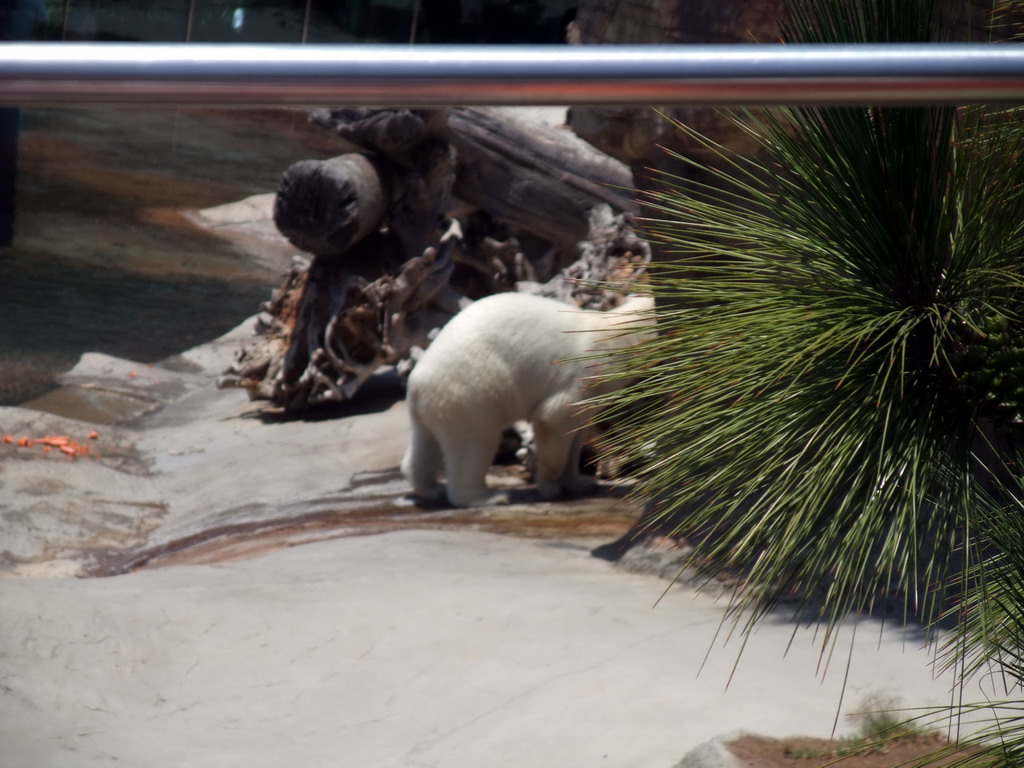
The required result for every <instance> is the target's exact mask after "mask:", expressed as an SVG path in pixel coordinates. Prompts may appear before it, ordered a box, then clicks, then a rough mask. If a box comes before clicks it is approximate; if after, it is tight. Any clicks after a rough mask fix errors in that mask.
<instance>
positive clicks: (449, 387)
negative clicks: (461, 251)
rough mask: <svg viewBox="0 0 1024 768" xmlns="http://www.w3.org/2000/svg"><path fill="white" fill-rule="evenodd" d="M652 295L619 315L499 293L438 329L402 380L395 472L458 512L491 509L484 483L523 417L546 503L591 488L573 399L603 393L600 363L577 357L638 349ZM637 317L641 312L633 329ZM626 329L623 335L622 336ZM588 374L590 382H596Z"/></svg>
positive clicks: (495, 497)
mask: <svg viewBox="0 0 1024 768" xmlns="http://www.w3.org/2000/svg"><path fill="white" fill-rule="evenodd" d="M652 308H653V301H652V299H651V298H650V297H646V296H635V297H632V298H631V299H629V300H628V301H627V302H626V303H624V304H623V305H622V306H621V307H619V308H618V309H615V310H612V311H610V312H596V311H590V310H581V309H575V308H573V307H571V306H568V305H566V304H563V303H562V302H559V301H555V300H554V299H547V298H542V297H540V296H532V295H529V294H524V293H499V294H495V295H493V296H488V297H486V298H484V299H480V300H479V301H476V302H474V303H473V304H471V305H469V306H468V307H467V308H466V309H464V310H462V311H461V312H460V313H459V314H457V315H456V316H455V317H454V318H452V320H451V321H449V323H448V324H447V325H446V326H444V328H442V329H441V332H440V333H439V334H438V336H437V338H436V339H434V341H433V342H432V343H431V345H430V347H429V348H428V349H427V351H426V353H425V354H424V355H423V357H422V358H421V359H420V361H419V362H418V363H417V364H416V367H415V368H414V369H413V371H412V374H411V375H410V376H409V382H408V390H407V392H408V394H407V398H406V400H407V402H408V408H409V416H410V420H411V423H412V439H411V441H410V444H409V449H408V450H407V451H406V453H405V457H404V458H403V459H402V474H403V475H405V478H406V479H407V480H408V481H409V483H410V484H411V485H412V488H413V492H414V493H415V494H416V495H417V496H420V497H422V498H427V499H436V498H440V497H441V496H442V495H443V494H444V491H445V489H444V488H443V487H442V486H441V484H440V483H438V474H439V472H440V471H441V470H442V465H443V469H444V473H445V476H446V479H447V493H448V500H449V501H450V502H451V503H452V504H453V505H454V506H457V507H469V506H478V505H483V504H496V503H502V502H505V501H507V500H508V499H507V496H506V495H505V494H494V493H491V492H490V491H489V490H488V488H487V484H486V482H485V476H486V473H487V469H488V467H490V465H491V462H492V460H493V459H494V455H495V453H496V452H497V450H498V444H499V442H500V440H501V435H502V432H503V431H504V430H505V428H506V427H509V426H511V425H512V424H513V423H514V422H516V421H518V420H520V419H523V420H527V421H530V422H532V424H533V429H534V435H535V440H536V454H537V470H536V481H537V488H538V490H539V491H540V493H541V495H542V496H544V498H547V499H552V498H556V497H557V496H558V495H559V494H560V493H561V492H562V491H563V490H564V491H568V492H570V493H580V492H584V491H587V490H591V489H592V488H593V487H594V480H593V478H590V477H586V476H584V475H581V474H580V472H579V454H580V447H581V445H582V442H583V440H584V439H585V437H586V435H585V434H584V432H585V429H586V427H587V426H588V423H589V420H590V417H589V415H588V414H587V413H586V412H585V409H584V408H581V407H579V406H578V403H579V402H580V401H581V400H584V399H586V398H589V397H592V396H595V395H598V394H602V393H603V392H606V391H608V389H610V387H611V386H612V383H602V382H601V380H600V378H599V372H600V361H599V359H598V360H595V359H587V360H581V359H579V358H585V357H587V356H593V355H595V353H596V354H600V353H601V352H602V351H610V350H612V349H615V348H621V347H625V346H629V345H632V344H635V343H637V342H638V341H640V339H641V338H642V337H643V336H646V335H649V334H650V333H651V329H652V326H651V325H650V322H651V315H650V310H651V309H652ZM635 312H643V313H646V317H647V321H646V323H644V324H638V320H637V318H638V316H637V315H636V314H633V313H635ZM625 328H628V329H629V330H628V331H626V330H623V329H625ZM595 377H596V378H595Z"/></svg>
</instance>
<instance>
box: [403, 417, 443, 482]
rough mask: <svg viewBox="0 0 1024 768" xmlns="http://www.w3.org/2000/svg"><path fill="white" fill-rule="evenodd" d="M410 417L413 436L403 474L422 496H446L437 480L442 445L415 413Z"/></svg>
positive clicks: (407, 451) (407, 450) (404, 459)
mask: <svg viewBox="0 0 1024 768" xmlns="http://www.w3.org/2000/svg"><path fill="white" fill-rule="evenodd" d="M410 419H411V423H412V436H411V438H410V440H409V447H408V449H406V451H405V456H404V457H402V475H403V476H404V477H405V479H406V480H408V481H409V485H411V486H412V492H413V493H414V494H416V495H417V496H419V497H420V498H423V499H439V498H441V497H442V496H444V488H443V487H442V486H441V484H440V483H439V482H437V473H438V472H440V471H441V446H440V445H438V443H437V440H435V439H434V436H433V435H432V434H430V432H429V431H427V428H426V427H424V426H423V424H422V423H421V422H420V420H419V419H418V418H416V415H415V414H412V415H411V417H410Z"/></svg>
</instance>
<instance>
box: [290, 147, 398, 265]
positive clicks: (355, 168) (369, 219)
mask: <svg viewBox="0 0 1024 768" xmlns="http://www.w3.org/2000/svg"><path fill="white" fill-rule="evenodd" d="M392 183H393V182H392V180H391V179H390V178H388V174H387V173H386V171H385V170H384V169H383V168H382V167H381V166H380V165H379V164H378V163H375V162H374V161H373V160H372V159H371V158H369V157H366V156H365V155H360V154H354V153H353V154H347V155H341V156H340V157H334V158H331V159H330V160H300V161H299V162H297V163H295V164H294V165H292V166H291V167H289V168H288V169H287V170H286V171H285V172H284V174H283V175H282V176H281V182H280V184H279V185H278V188H277V195H276V196H275V198H274V223H275V224H276V225H277V228H278V230H280V232H281V234H282V235H284V236H285V237H287V238H288V240H289V241H290V242H291V243H292V245H294V246H295V247H296V248H298V249H299V250H302V251H306V252H308V253H311V254H313V255H314V256H319V257H321V258H329V257H333V256H340V255H341V254H343V253H344V252H345V251H347V250H348V249H349V248H351V247H352V246H353V245H355V244H356V243H357V242H359V241H360V240H361V239H363V238H364V237H366V236H367V235H368V234H370V232H373V231H375V230H376V229H378V228H380V226H381V223H382V222H383V220H384V217H385V216H386V215H387V213H388V209H389V207H390V203H391V195H392V192H391V186H392Z"/></svg>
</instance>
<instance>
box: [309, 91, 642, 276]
mask: <svg viewBox="0 0 1024 768" xmlns="http://www.w3.org/2000/svg"><path fill="white" fill-rule="evenodd" d="M310 119H311V120H312V121H313V122H315V123H317V124H318V125H322V126H324V127H326V128H329V129H331V130H333V131H334V132H336V133H337V134H338V135H339V136H342V137H344V138H345V139H346V140H347V141H350V142H352V143H354V144H356V145H358V146H360V147H363V148H365V149H367V150H369V151H373V152H381V151H384V152H392V153H395V154H393V155H390V156H397V157H398V158H399V162H401V161H403V159H404V158H406V157H408V156H409V154H410V152H411V150H410V148H409V142H410V141H411V140H410V139H409V135H410V134H411V135H412V136H413V137H418V138H419V139H420V140H423V137H432V138H433V137H437V136H443V137H444V138H445V139H446V140H447V141H448V142H450V143H451V145H452V146H453V147H454V148H455V152H456V157H457V160H456V163H457V165H456V171H455V179H454V186H453V190H452V191H453V194H454V195H455V197H457V198H459V199H460V200H463V201H465V202H466V203H467V204H469V205H470V206H472V207H474V208H479V209H481V210H484V211H487V212H488V213H489V214H490V215H491V217H492V218H494V219H495V220H496V221H498V222H499V223H502V224H505V225H510V226H511V227H513V228H514V229H517V230H522V231H524V232H528V233H530V234H532V235H534V236H537V237H540V238H542V239H544V240H546V241H549V242H550V243H554V244H555V245H557V246H558V247H559V248H560V249H562V250H563V251H564V252H565V253H566V254H567V255H569V256H570V257H574V254H575V247H576V244H577V243H578V242H580V241H581V240H584V239H586V237H587V233H588V231H589V228H590V222H589V219H588V212H589V211H590V209H591V208H593V207H594V206H596V205H599V204H601V203H604V204H607V205H608V206H609V207H610V208H611V209H612V210H613V211H614V212H615V213H626V214H635V213H636V212H637V206H636V203H635V202H634V200H633V174H632V172H631V171H630V170H629V167H628V166H627V165H625V164H624V163H621V162H619V161H618V160H615V159H614V158H612V157H609V156H608V155H606V154H604V153H602V152H600V151H599V150H597V149H595V148H594V147H592V146H591V145H590V144H588V143H587V142H585V141H583V140H582V139H580V138H578V137H577V136H576V135H575V134H573V133H571V132H570V131H567V130H563V129H559V128H553V127H551V126H548V125H544V124H541V123H537V122H534V121H530V120H526V119H524V118H520V117H517V116H515V114H514V113H511V112H509V111H507V110H500V109H485V108H475V107H453V108H451V109H449V110H448V111H447V124H446V128H445V129H444V130H442V129H441V127H440V126H439V125H438V124H437V115H436V114H434V113H431V114H430V116H429V118H428V117H423V116H422V114H421V113H414V112H412V111H410V110H378V111H373V110H366V109H364V110H326V109H323V110H316V111H315V112H313V113H312V115H311V117H310ZM388 126H394V127H393V128H392V129H391V130H388ZM402 131H408V132H409V133H407V134H401V132H402ZM393 134H401V135H402V140H401V141H400V140H399V139H397V138H392V135H393ZM395 147H398V149H395ZM559 266H564V264H560V265H559Z"/></svg>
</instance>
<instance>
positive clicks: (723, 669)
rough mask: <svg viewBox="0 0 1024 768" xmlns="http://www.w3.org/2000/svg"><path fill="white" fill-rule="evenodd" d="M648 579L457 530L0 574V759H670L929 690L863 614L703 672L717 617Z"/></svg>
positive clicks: (550, 544)
mask: <svg viewBox="0 0 1024 768" xmlns="http://www.w3.org/2000/svg"><path fill="white" fill-rule="evenodd" d="M664 588H665V582H663V581H660V580H657V579H655V578H653V577H648V576H638V575H634V574H627V573H622V572H617V571H616V569H615V568H614V567H613V566H612V565H610V564H609V563H607V562H605V561H601V560H597V559H595V558H593V557H591V556H590V555H589V548H588V542H578V541H564V540H559V539H555V540H536V539H532V540H531V539H522V538H515V537H509V536H502V535H495V534H489V533H480V532H474V531H468V530H467V531H423V530H406V531H398V532H393V533H388V534H380V535H371V536H358V537H350V538H342V539H335V540H331V541H322V542H318V543H313V544H308V545H305V546H295V547H290V548H287V549H279V550H277V551H274V552H272V553H270V554H267V555H264V556H262V557H256V558H251V559H247V560H241V561H235V562H227V563H218V564H216V565H198V566H178V567H169V568H160V569H152V570H144V571H140V572H137V573H132V574H129V575H123V576H118V577H113V578H106V579H69V578H55V579H47V578H36V579H16V578H8V579H5V580H2V581H0V615H2V616H3V622H2V623H0V653H2V654H3V655H2V662H0V669H2V671H0V691H2V697H0V745H2V754H3V761H2V762H3V765H4V766H5V768H38V767H39V766H48V767H51V768H85V767H87V766H88V767H89V768H91V767H92V766H101V765H108V764H113V763H115V762H116V763H118V764H121V765H137V766H142V765H145V766H152V767H154V768H157V767H163V766H167V767H171V766H190V767H193V768H201V767H203V766H209V767H210V768H225V767H226V766H247V767H248V768H261V767H263V766H266V767H267V768H270V767H271V766H273V767H275V768H277V767H279V766H283V765H296V766H308V767H309V768H314V767H316V766H366V767H374V768H384V767H385V766H404V767H409V766H438V767H441V766H443V767H444V768H463V767H465V768H479V767H480V766H494V767H498V766H533V767H536V768H545V767H547V766H551V767H552V768H554V767H555V766H558V767H559V768H561V767H563V766H631V767H636V768H640V767H641V766H643V767H646V766H649V767H650V768H670V767H671V766H673V765H674V764H675V763H676V762H677V761H678V760H680V758H682V756H683V755H684V754H685V753H686V752H687V751H689V750H690V749H691V748H693V747H694V746H696V745H698V744H700V743H701V742H703V741H706V740H708V739H710V738H712V737H714V736H717V735H719V734H722V733H724V732H727V731H733V730H735V729H746V730H749V731H754V732H758V733H764V734H774V735H782V734H786V735H788V734H797V733H799V734H808V735H818V736H827V735H829V734H830V733H831V731H832V727H833V721H834V719H835V717H836V714H837V711H838V710H841V711H843V712H849V711H855V710H856V709H857V708H858V707H861V706H863V705H864V702H865V700H868V699H871V698H872V697H878V696H879V695H881V697H882V698H883V699H884V698H885V697H892V696H896V697H899V699H900V700H901V701H902V702H903V703H904V704H907V705H911V704H912V705H924V704H936V703H942V702H944V701H945V700H946V699H947V693H946V689H947V687H948V681H943V680H934V679H932V676H931V674H930V672H929V669H928V655H927V653H926V652H924V651H923V650H922V649H921V648H920V647H919V643H918V640H917V638H915V637H913V636H903V635H902V634H901V633H899V632H894V631H889V630H885V631H881V632H879V628H878V626H877V625H875V624H874V623H866V624H864V625H862V626H861V627H860V628H859V630H858V632H857V633H856V637H855V638H854V636H853V633H852V632H849V631H847V632H844V634H843V637H842V638H841V639H840V641H839V644H838V648H837V654H836V657H837V658H836V660H833V669H831V670H830V671H829V674H828V675H827V676H825V678H824V680H822V679H821V676H820V668H819V651H820V649H819V646H818V645H817V644H816V643H815V642H814V640H813V638H812V637H811V633H809V632H805V631H801V632H799V633H798V634H797V637H796V639H795V641H794V642H793V645H792V647H791V648H790V649H789V652H788V654H787V653H786V648H787V644H788V643H789V641H790V638H791V635H792V634H793V631H794V628H793V626H792V625H790V624H789V623H788V622H785V621H779V622H773V623H769V624H768V625H766V626H764V627H763V628H762V629H761V630H760V631H759V632H758V633H757V634H756V635H755V636H754V637H753V638H752V639H751V641H750V642H749V643H748V644H747V646H746V648H745V649H744V652H743V654H742V656H741V657H740V660H739V664H738V667H737V668H736V669H735V670H733V665H734V663H735V662H736V659H737V653H738V651H739V650H740V643H739V642H733V643H730V644H728V645H727V646H725V647H721V646H720V644H718V645H716V647H715V648H714V649H713V650H712V652H711V654H710V655H709V656H708V660H707V662H706V664H704V668H703V670H701V665H702V662H703V660H704V655H705V653H706V652H707V651H708V650H709V649H711V648H712V644H713V642H714V638H715V633H716V629H717V628H718V625H719V622H720V621H721V618H722V607H721V605H718V604H716V603H715V602H714V601H713V600H712V599H710V598H707V597H701V596H696V595H695V594H694V593H693V592H692V591H691V590H689V589H685V588H676V589H672V590H669V592H668V593H666V594H665V595H664V597H663V598H662V599H661V600H660V602H659V598H660V597H661V596H662V591H663V590H664ZM656 603H657V604H656ZM851 643H852V656H851V657H850V658H851V669H850V677H849V681H848V682H847V691H846V697H845V703H842V704H841V703H840V702H841V693H840V691H841V688H842V683H843V676H844V672H845V663H846V658H847V653H848V651H849V649H850V647H851ZM730 677H731V678H732V681H731V684H729V680H730ZM727 684H728V685H727ZM839 725H840V731H841V732H844V731H846V730H848V729H849V727H850V726H849V724H848V723H846V722H845V720H844V719H840V723H839Z"/></svg>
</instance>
